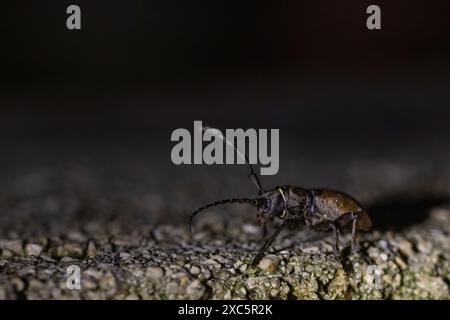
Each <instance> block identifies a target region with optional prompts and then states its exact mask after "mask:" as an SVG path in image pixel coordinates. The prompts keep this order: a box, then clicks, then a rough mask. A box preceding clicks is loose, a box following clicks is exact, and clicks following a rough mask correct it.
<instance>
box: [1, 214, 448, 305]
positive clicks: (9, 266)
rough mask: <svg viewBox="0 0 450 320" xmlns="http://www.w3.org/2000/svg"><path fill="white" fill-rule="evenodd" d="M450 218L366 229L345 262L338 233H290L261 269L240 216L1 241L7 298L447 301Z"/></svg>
mask: <svg viewBox="0 0 450 320" xmlns="http://www.w3.org/2000/svg"><path fill="white" fill-rule="evenodd" d="M449 222H450V210H449V209H448V208H447V207H445V206H444V207H436V208H433V209H431V210H430V212H429V216H428V218H426V219H425V220H424V221H422V222H420V223H419V224H414V225H411V226H409V227H407V228H405V229H403V230H401V231H372V232H370V233H367V234H363V235H361V245H362V251H361V253H360V254H348V252H347V253H346V254H345V255H344V258H342V259H340V260H339V259H336V258H335V257H334V255H333V253H332V246H331V245H332V241H333V239H332V237H331V235H329V234H323V235H320V236H319V237H317V234H315V233H311V232H310V231H307V230H303V231H288V232H286V233H282V234H281V235H280V237H279V238H278V239H277V241H276V242H275V245H274V247H273V248H272V249H271V250H270V253H269V254H268V255H266V256H265V257H264V258H263V259H262V260H261V262H260V263H259V265H258V266H257V267H250V261H251V259H252V257H253V254H254V253H255V251H256V250H257V248H258V246H259V245H260V242H259V241H258V237H257V236H256V237H255V235H254V233H255V232H254V230H256V229H255V228H253V227H251V226H249V225H248V223H247V224H242V223H239V222H235V223H231V224H229V225H228V226H227V227H226V228H224V229H223V230H221V231H218V230H216V229H214V228H210V227H208V225H203V227H202V228H200V229H198V228H197V230H196V233H195V234H194V236H191V235H190V234H189V233H188V230H187V228H186V226H184V225H180V226H173V225H159V226H157V227H152V226H145V225H142V226H141V228H140V229H138V230H134V231H133V232H130V233H125V232H123V233H121V232H120V230H119V231H118V232H117V233H115V234H109V233H107V232H106V231H102V230H106V229H101V228H94V227H93V226H91V227H92V229H91V230H95V232H93V231H89V230H80V233H79V234H78V235H77V236H74V235H71V236H69V235H68V233H63V234H60V235H52V236H51V237H49V238H44V239H43V238H42V237H36V238H34V237H32V236H30V237H29V238H27V239H14V238H11V239H1V240H0V244H1V250H2V251H1V256H0V298H2V299H4V298H7V299H449V298H450V291H449V290H450V289H449V285H450V236H449V233H450V227H449V225H450V223H449ZM248 230H252V232H248ZM12 235H14V234H12ZM308 238H310V239H312V240H307V239H308ZM342 240H343V241H345V242H346V243H347V244H348V242H349V240H350V238H349V236H348V235H347V236H344V237H343V239H342ZM24 242H25V243H26V245H25V246H23V243H24ZM23 247H25V250H23ZM347 251H348V247H347ZM71 265H76V266H79V267H80V272H81V289H80V290H77V289H72V290H71V289H68V287H67V280H68V275H67V274H66V270H67V268H68V267H69V266H71Z"/></svg>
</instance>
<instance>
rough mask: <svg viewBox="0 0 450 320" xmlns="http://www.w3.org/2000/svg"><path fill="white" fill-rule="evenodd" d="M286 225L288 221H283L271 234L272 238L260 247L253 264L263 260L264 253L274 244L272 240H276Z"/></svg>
mask: <svg viewBox="0 0 450 320" xmlns="http://www.w3.org/2000/svg"><path fill="white" fill-rule="evenodd" d="M285 226H286V223H285V222H283V223H282V224H280V225H279V226H278V228H277V230H275V232H274V233H273V234H272V235H271V236H270V238H269V239H268V240H267V241H266V242H265V243H264V245H263V246H262V247H261V249H259V251H258V253H257V254H256V256H255V257H254V258H253V260H252V262H251V265H252V266H255V265H256V264H257V263H258V262H259V260H261V258H262V257H263V255H264V253H265V252H266V251H267V249H269V247H270V245H271V244H272V242H273V241H274V240H275V238H276V237H277V236H278V235H279V234H280V232H281V230H283V228H284V227H285Z"/></svg>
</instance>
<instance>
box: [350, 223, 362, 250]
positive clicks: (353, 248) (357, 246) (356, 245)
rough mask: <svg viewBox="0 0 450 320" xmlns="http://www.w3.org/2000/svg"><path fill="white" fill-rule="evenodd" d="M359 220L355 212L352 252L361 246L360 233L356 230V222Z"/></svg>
mask: <svg viewBox="0 0 450 320" xmlns="http://www.w3.org/2000/svg"><path fill="white" fill-rule="evenodd" d="M357 222H358V215H356V214H353V226H352V252H358V251H359V250H360V249H361V247H360V246H359V243H358V234H357V230H356V223H357Z"/></svg>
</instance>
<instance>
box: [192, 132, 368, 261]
mask: <svg viewBox="0 0 450 320" xmlns="http://www.w3.org/2000/svg"><path fill="white" fill-rule="evenodd" d="M221 138H222V139H225V138H224V137H223V136H222V137H221ZM227 143H229V142H227ZM233 147H234V148H235V149H236V151H238V153H240V154H241V155H242V156H243V157H244V158H245V163H246V165H247V166H248V168H249V178H250V179H251V180H252V181H253V183H254V185H255V186H256V188H257V190H258V196H257V197H253V198H232V199H224V200H220V201H216V202H213V203H210V204H207V205H205V206H203V207H201V208H199V209H197V210H196V211H194V212H193V213H192V214H191V216H190V217H189V229H190V230H191V232H192V221H193V219H194V217H195V216H196V215H197V214H198V213H199V212H201V211H203V210H206V209H208V208H211V207H215V206H219V205H224V204H235V203H237V204H249V205H252V206H254V207H256V208H257V211H258V212H257V218H258V221H259V223H260V224H261V226H262V227H263V229H264V234H266V231H265V230H266V223H268V222H272V221H273V220H274V219H275V218H278V219H280V220H281V221H282V222H281V224H280V225H279V226H278V227H277V228H276V230H275V232H274V233H273V234H272V235H271V236H270V237H269V238H268V239H267V240H266V241H265V243H264V244H263V246H262V247H261V248H260V250H259V251H258V253H257V254H256V256H255V257H254V258H253V260H252V265H255V264H256V263H257V262H258V261H259V260H260V259H261V258H262V257H263V255H264V254H265V252H266V251H267V250H268V249H269V247H270V246H271V244H272V243H273V241H274V240H275V238H276V237H277V236H278V235H279V234H280V232H281V231H282V230H283V229H284V228H285V227H294V228H295V227H297V226H298V225H305V226H306V227H307V228H309V229H311V230H313V231H322V232H329V231H332V232H334V246H333V251H334V254H335V256H336V257H340V256H341V248H340V247H341V242H340V240H339V233H340V231H342V230H345V229H346V228H347V227H350V228H351V232H352V240H351V251H352V252H357V251H359V250H360V246H359V241H358V231H368V230H369V229H370V228H371V227H372V221H371V219H370V217H369V214H368V213H367V211H365V210H364V209H363V207H362V206H361V204H360V203H359V202H358V201H357V200H355V199H354V198H352V197H351V196H349V195H347V194H345V193H343V192H340V191H335V190H330V189H304V188H301V187H296V186H288V185H283V186H278V187H275V188H273V189H269V190H264V189H263V188H262V185H261V182H260V179H259V177H258V175H257V174H256V173H255V171H254V169H253V167H252V165H251V164H250V163H249V161H248V158H247V157H246V156H245V154H242V153H241V152H240V151H239V150H237V148H236V146H234V144H233Z"/></svg>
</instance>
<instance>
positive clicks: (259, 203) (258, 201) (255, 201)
mask: <svg viewBox="0 0 450 320" xmlns="http://www.w3.org/2000/svg"><path fill="white" fill-rule="evenodd" d="M228 203H240V204H250V205H252V206H255V207H257V208H259V207H261V206H262V205H263V204H264V199H263V198H253V199H250V198H232V199H224V200H220V201H216V202H213V203H210V204H207V205H205V206H203V207H201V208H198V209H197V210H195V211H194V212H193V213H192V214H191V216H190V217H189V232H191V233H192V220H193V219H194V217H195V216H196V215H197V213H199V212H200V211H203V210H206V209H208V208H211V207H216V206H220V205H223V204H228Z"/></svg>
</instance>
